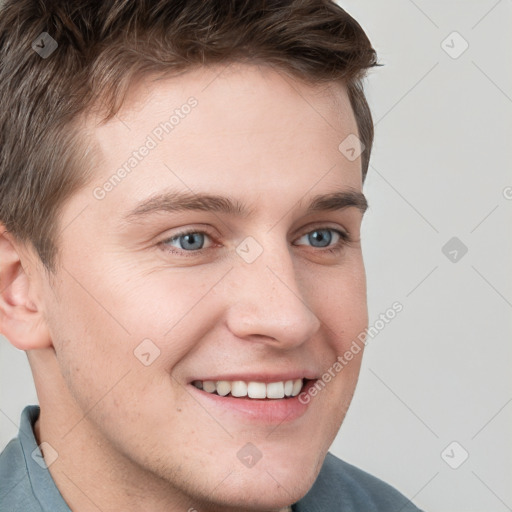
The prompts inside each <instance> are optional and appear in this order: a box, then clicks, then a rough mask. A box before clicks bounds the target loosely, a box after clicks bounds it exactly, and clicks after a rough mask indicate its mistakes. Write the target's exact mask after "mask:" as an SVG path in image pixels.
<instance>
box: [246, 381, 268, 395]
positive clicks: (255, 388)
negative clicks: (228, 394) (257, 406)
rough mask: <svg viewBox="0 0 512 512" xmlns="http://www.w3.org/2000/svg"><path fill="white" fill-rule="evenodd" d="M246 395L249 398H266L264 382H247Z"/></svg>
mask: <svg viewBox="0 0 512 512" xmlns="http://www.w3.org/2000/svg"><path fill="white" fill-rule="evenodd" d="M247 396H248V397H249V398H266V397H267V386H266V384H265V383H264V382H249V384H248V385H247Z"/></svg>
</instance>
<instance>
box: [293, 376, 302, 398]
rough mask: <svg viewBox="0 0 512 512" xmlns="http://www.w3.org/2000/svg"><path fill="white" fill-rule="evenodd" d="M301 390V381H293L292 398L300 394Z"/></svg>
mask: <svg viewBox="0 0 512 512" xmlns="http://www.w3.org/2000/svg"><path fill="white" fill-rule="evenodd" d="M301 389H302V379H297V380H294V381H293V389H292V396H297V395H298V394H299V393H300V390H301Z"/></svg>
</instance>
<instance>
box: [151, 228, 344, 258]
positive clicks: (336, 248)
mask: <svg viewBox="0 0 512 512" xmlns="http://www.w3.org/2000/svg"><path fill="white" fill-rule="evenodd" d="M315 231H333V232H334V233H337V234H338V235H339V237H340V239H339V240H338V242H336V244H335V245H334V246H332V247H327V248H322V247H319V248H317V249H318V251H320V252H327V253H330V254H338V253H340V252H341V251H342V250H343V248H344V247H345V245H348V244H349V243H350V242H351V241H352V240H351V237H350V235H349V234H348V233H347V232H345V231H341V230H339V229H335V228H331V227H328V226H325V227H322V226H321V227H317V228H314V229H312V230H310V231H306V232H305V233H304V234H302V235H301V236H300V237H299V238H302V237H303V236H305V235H308V234H310V233H313V232H315ZM192 234H201V235H206V236H208V237H210V239H212V240H213V236H212V235H211V234H210V233H208V231H201V230H198V229H189V230H185V231H182V232H180V233H177V234H175V235H173V236H172V237H170V238H166V239H165V240H162V241H161V242H160V243H159V245H161V246H162V247H163V248H164V251H165V252H168V253H171V254H176V255H180V256H184V257H192V256H197V255H199V254H202V253H203V252H205V251H208V250H209V249H212V247H208V248H206V249H197V250H190V251H186V250H184V249H176V247H172V246H168V245H167V244H168V243H169V242H173V241H174V240H177V239H179V238H180V237H182V236H186V235H192ZM313 249H315V247H313Z"/></svg>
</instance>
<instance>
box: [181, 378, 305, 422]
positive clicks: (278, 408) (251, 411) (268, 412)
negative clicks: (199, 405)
mask: <svg viewBox="0 0 512 512" xmlns="http://www.w3.org/2000/svg"><path fill="white" fill-rule="evenodd" d="M314 384H315V381H314V380H310V381H307V382H306V385H305V386H304V387H303V388H302V389H301V392H300V393H299V394H298V395H297V396H294V397H289V398H282V399H271V398H267V399H257V398H247V397H245V398H235V397H232V396H230V395H228V396H220V395H215V394H213V393H207V392H206V391H202V390H201V389H198V388H196V387H195V386H193V385H192V384H189V386H188V388H191V392H192V393H193V396H195V397H197V398H198V399H200V400H202V401H204V402H206V403H207V404H208V405H210V406H213V407H215V408H219V409H222V410H223V411H228V412H230V413H233V414H235V415H237V416H241V417H243V419H249V420H251V421H253V422H254V421H255V422H259V423H264V424H281V423H288V422H292V421H294V420H296V419H298V418H300V417H301V416H302V415H303V414H304V413H305V412H306V411H307V408H308V406H309V402H308V403H302V402H301V401H300V400H299V396H300V395H301V394H302V393H304V392H307V391H308V390H309V388H310V387H312V386H314Z"/></svg>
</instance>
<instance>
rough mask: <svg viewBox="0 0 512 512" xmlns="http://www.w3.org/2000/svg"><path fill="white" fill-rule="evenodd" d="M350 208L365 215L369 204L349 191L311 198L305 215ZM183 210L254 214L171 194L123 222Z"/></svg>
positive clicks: (234, 204) (205, 198) (230, 202)
mask: <svg viewBox="0 0 512 512" xmlns="http://www.w3.org/2000/svg"><path fill="white" fill-rule="evenodd" d="M301 202H302V201H299V203H301ZM350 207H354V208H357V209H358V210H360V211H361V213H363V214H364V212H365V211H366V209H367V208H368V203H367V200H366V197H365V196H364V194H363V193H362V192H357V191H352V190H349V191H339V192H332V193H329V194H320V195H316V196H314V197H313V198H312V200H311V202H310V204H309V206H308V207H307V210H306V213H314V212H319V211H335V210H343V209H345V208H350ZM181 211H206V212H216V213H224V214H229V215H235V216H238V217H247V216H249V215H250V214H251V213H252V212H253V210H252V209H249V208H247V207H246V206H245V205H244V204H243V203H241V202H240V201H238V200H236V199H233V198H231V197H229V196H221V195H214V194H199V193H198V194H195V193H190V192H174V191H170V192H163V193H160V194H157V195H154V196H151V197H149V198H148V199H145V200H144V201H142V202H141V203H139V204H138V205H136V206H135V208H133V209H132V210H131V211H129V212H128V213H126V214H125V215H124V216H123V218H122V220H123V221H126V222H133V221H137V220H142V219H144V218H145V217H148V216H150V215H154V214H156V213H173V212H181Z"/></svg>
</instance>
